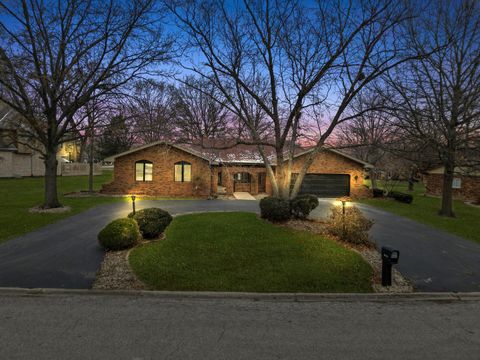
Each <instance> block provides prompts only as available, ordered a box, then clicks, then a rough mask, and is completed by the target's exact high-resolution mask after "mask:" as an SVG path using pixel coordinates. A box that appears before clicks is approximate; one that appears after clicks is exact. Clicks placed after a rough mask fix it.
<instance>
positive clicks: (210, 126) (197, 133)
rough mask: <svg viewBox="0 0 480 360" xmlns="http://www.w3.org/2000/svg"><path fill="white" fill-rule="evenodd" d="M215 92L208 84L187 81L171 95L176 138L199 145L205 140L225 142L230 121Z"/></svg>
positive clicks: (190, 78)
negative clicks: (220, 139) (221, 139)
mask: <svg viewBox="0 0 480 360" xmlns="http://www.w3.org/2000/svg"><path fill="white" fill-rule="evenodd" d="M217 92H218V90H217V89H216V87H214V86H213V85H212V84H211V82H210V81H208V80H204V79H196V78H194V77H187V78H186V79H183V80H182V81H181V84H180V85H179V86H178V87H176V88H175V90H174V91H173V99H174V101H173V104H174V114H175V126H176V128H177V138H178V140H179V141H182V142H192V143H196V144H202V143H203V142H204V141H205V140H207V139H208V140H210V139H216V138H226V137H228V129H229V126H231V125H232V124H231V121H229V120H231V117H230V116H229V115H231V114H229V112H228V110H227V109H226V107H225V106H224V104H223V103H221V102H218V101H216V99H218V98H219V97H218V94H217Z"/></svg>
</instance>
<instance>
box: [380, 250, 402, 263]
mask: <svg viewBox="0 0 480 360" xmlns="http://www.w3.org/2000/svg"><path fill="white" fill-rule="evenodd" d="M399 257H400V251H398V250H394V249H392V248H389V247H387V246H383V247H382V261H388V262H389V263H390V264H398V258H399Z"/></svg>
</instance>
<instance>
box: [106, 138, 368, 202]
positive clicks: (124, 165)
mask: <svg viewBox="0 0 480 360" xmlns="http://www.w3.org/2000/svg"><path fill="white" fill-rule="evenodd" d="M305 159H306V156H300V157H298V158H296V159H295V161H294V165H293V172H299V171H300V168H301V166H302V165H303V163H304V161H305ZM139 160H148V161H151V162H152V163H153V181H146V182H143V181H135V162H136V161H139ZM180 161H186V162H189V163H191V164H192V182H186V183H181V182H175V181H174V164H175V163H176V162H180ZM219 172H221V173H222V186H224V187H225V188H226V192H227V194H232V193H233V191H234V181H233V176H234V174H236V173H238V172H248V173H249V174H250V175H251V183H250V184H242V185H239V188H237V191H241V190H244V191H249V192H251V193H252V194H254V195H255V194H258V193H259V189H258V176H259V174H260V173H266V169H265V168H264V167H263V166H258V165H255V166H253V165H250V166H249V165H232V166H221V167H214V168H213V170H212V172H211V170H210V167H209V164H208V161H206V160H204V159H201V158H198V157H197V156H194V155H192V154H190V153H187V152H184V151H182V150H179V149H176V148H174V147H171V146H168V145H156V146H152V147H149V148H146V149H143V150H139V151H136V152H134V153H131V154H127V155H124V156H122V157H119V158H117V159H115V167H114V180H113V182H112V183H110V184H107V185H104V186H103V188H102V192H103V193H108V194H138V195H153V196H179V197H191V196H193V197H207V196H208V195H209V194H210V184H212V189H213V193H216V192H217V183H218V173H219ZM308 173H319V174H348V175H350V196H351V197H353V198H359V197H368V196H370V191H369V190H368V189H367V188H366V187H365V186H364V185H363V180H364V179H363V165H362V164H359V163H357V162H355V161H352V160H350V159H348V158H345V157H343V156H341V155H338V154H335V153H332V152H328V151H326V152H322V153H321V154H319V155H317V158H316V159H315V161H314V162H313V164H312V165H311V166H310V169H309V170H308ZM196 179H197V180H198V181H196ZM210 181H211V182H210ZM240 187H243V188H240ZM266 193H267V194H272V186H271V182H270V179H269V178H268V176H267V177H266Z"/></svg>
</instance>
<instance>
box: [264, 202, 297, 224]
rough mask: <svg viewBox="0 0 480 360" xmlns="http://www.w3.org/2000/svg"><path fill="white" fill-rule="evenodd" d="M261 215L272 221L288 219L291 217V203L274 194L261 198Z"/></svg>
mask: <svg viewBox="0 0 480 360" xmlns="http://www.w3.org/2000/svg"><path fill="white" fill-rule="evenodd" d="M260 216H261V217H262V218H264V219H266V220H269V221H272V222H281V221H287V220H288V219H290V203H289V201H287V200H284V199H280V198H276V197H272V196H269V197H266V198H263V199H262V200H260Z"/></svg>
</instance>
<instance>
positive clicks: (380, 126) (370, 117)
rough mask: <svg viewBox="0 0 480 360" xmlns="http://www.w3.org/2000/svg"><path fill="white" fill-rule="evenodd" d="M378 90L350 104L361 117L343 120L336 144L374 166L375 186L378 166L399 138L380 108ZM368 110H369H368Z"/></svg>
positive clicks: (373, 182) (375, 185)
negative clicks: (392, 143) (394, 141)
mask: <svg viewBox="0 0 480 360" xmlns="http://www.w3.org/2000/svg"><path fill="white" fill-rule="evenodd" d="M377 100H378V98H377V97H376V94H375V93H369V94H361V95H360V96H358V97H357V98H356V99H355V100H354V101H352V104H351V107H352V109H353V111H354V112H355V113H358V114H359V115H358V117H355V118H353V119H352V120H350V121H348V122H344V123H343V124H341V125H340V126H339V128H338V130H339V131H338V135H337V138H336V145H337V146H338V147H341V148H346V149H347V151H348V152H349V153H352V155H354V156H355V157H357V158H358V159H361V160H363V161H365V162H368V163H370V164H372V165H373V166H375V168H373V169H371V170H370V180H371V182H372V188H374V189H375V188H376V187H377V181H376V180H377V165H379V164H380V161H381V160H382V159H383V158H384V157H385V154H386V153H387V151H388V150H387V149H388V147H389V146H388V145H389V144H390V143H391V142H392V141H393V140H394V139H395V138H396V134H395V133H394V131H393V128H392V126H391V124H390V121H389V119H388V117H386V116H385V114H384V113H382V112H381V111H377V110H376V109H380V108H381V106H382V104H381V103H380V104H379V103H378V101H377ZM365 110H368V111H365Z"/></svg>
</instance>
